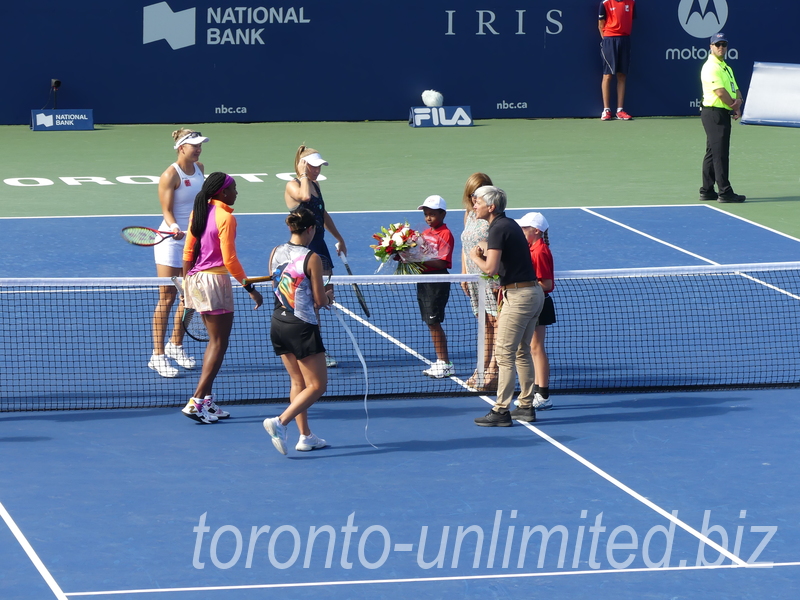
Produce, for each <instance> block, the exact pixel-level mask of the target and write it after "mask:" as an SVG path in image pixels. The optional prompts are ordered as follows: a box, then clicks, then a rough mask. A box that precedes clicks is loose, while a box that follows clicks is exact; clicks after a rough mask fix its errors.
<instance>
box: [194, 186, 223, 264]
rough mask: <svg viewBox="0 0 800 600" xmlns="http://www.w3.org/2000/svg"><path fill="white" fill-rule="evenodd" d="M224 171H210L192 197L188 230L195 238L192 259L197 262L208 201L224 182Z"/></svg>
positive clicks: (206, 218)
mask: <svg viewBox="0 0 800 600" xmlns="http://www.w3.org/2000/svg"><path fill="white" fill-rule="evenodd" d="M226 177H227V175H226V174H225V173H220V172H219V171H217V172H215V173H212V174H211V175H209V176H208V179H206V180H205V182H204V183H203V187H202V188H201V189H200V191H199V192H198V193H197V196H195V197H194V208H193V212H192V222H191V224H190V225H189V230H190V231H191V232H192V235H193V236H194V238H195V241H194V260H195V262H197V259H198V257H199V256H200V237H201V236H202V235H203V233H205V230H206V226H207V225H208V201H209V200H210V199H211V198H213V197H214V196H215V195H216V194H217V192H219V189H220V188H221V187H222V184H223V183H225V178H226Z"/></svg>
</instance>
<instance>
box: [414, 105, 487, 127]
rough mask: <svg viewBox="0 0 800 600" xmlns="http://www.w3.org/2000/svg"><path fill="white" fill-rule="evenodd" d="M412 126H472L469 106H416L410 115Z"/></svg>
mask: <svg viewBox="0 0 800 600" xmlns="http://www.w3.org/2000/svg"><path fill="white" fill-rule="evenodd" d="M408 124H409V125H410V126H411V127H470V126H471V125H472V110H471V109H470V107H469V106H414V107H412V108H411V112H410V113H409V115H408Z"/></svg>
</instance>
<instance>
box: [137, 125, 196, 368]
mask: <svg viewBox="0 0 800 600" xmlns="http://www.w3.org/2000/svg"><path fill="white" fill-rule="evenodd" d="M172 138H173V139H174V140H175V150H176V151H177V152H178V158H177V160H176V161H175V162H174V163H172V164H171V165H170V166H169V167H167V170H166V171H164V172H163V173H162V174H161V177H160V178H159V180H158V199H159V201H160V202H161V213H162V214H163V216H164V220H163V221H161V225H159V227H158V229H159V231H174V232H175V236H174V237H172V238H169V239H167V240H164V241H163V242H161V243H160V244H157V245H155V246H153V250H154V252H155V260H156V273H157V275H158V276H159V277H174V276H178V277H179V276H180V275H181V274H182V269H183V244H184V238H185V231H186V230H187V229H188V227H189V215H190V214H191V212H192V206H193V205H194V199H195V196H197V193H198V192H199V191H200V189H201V188H202V187H203V182H204V181H205V178H204V176H203V164H202V163H201V162H199V159H200V153H201V152H202V149H203V146H202V144H204V143H205V142H207V141H208V138H207V137H203V135H202V134H201V133H200V132H199V131H192V130H191V129H178V130H177V131H173V132H172ZM176 296H177V294H176V290H175V288H174V287H173V286H162V287H160V288H159V293H158V304H156V309H155V312H154V313H153V354H152V356H151V357H150V362H149V363H148V364H147V366H148V367H150V368H151V369H153V370H154V371H155V372H156V373H158V374H159V375H161V376H162V377H177V376H178V369H177V368H176V367H175V366H174V365H173V364H172V363H171V362H170V359H172V360H174V361H175V362H176V363H177V364H178V365H179V366H181V367H183V368H184V369H193V368H194V367H195V364H196V363H195V359H194V357H192V356H189V355H187V354H186V352H185V351H184V349H183V333H184V332H183V328H182V327H181V313H182V312H183V311H182V308H183V307H182V306H178V310H176V311H175V317H174V319H173V327H172V335H171V336H170V339H169V342H167V344H166V345H165V344H164V338H165V337H166V335H167V327H168V325H169V314H170V311H171V310H172V307H173V305H174V304H175V298H176Z"/></svg>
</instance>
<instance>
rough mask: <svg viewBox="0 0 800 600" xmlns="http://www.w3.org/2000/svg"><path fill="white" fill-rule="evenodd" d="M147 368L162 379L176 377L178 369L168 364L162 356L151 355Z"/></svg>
mask: <svg viewBox="0 0 800 600" xmlns="http://www.w3.org/2000/svg"><path fill="white" fill-rule="evenodd" d="M147 366H148V367H150V368H151V369H153V371H155V372H156V373H158V374H159V375H161V376H162V377H177V376H178V369H176V368H175V367H173V366H172V365H171V364H169V360H167V357H166V356H165V355H164V354H153V355H152V356H151V357H150V362H149V363H147Z"/></svg>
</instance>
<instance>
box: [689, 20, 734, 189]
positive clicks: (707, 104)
mask: <svg viewBox="0 0 800 600" xmlns="http://www.w3.org/2000/svg"><path fill="white" fill-rule="evenodd" d="M727 51H728V38H727V37H726V36H725V34H724V33H722V32H720V33H717V34H715V35H713V36H711V48H710V51H709V53H708V60H707V61H706V63H705V64H704V65H703V70H702V71H701V73H700V80H701V82H702V84H703V108H702V112H701V113H700V120H701V121H702V122H703V128H704V129H705V130H706V155H705V156H704V157H703V186H702V187H701V188H700V200H717V201H718V202H744V201H745V197H744V196H742V195H741V194H736V193H734V191H733V188H732V187H731V182H730V181H729V180H728V162H729V157H730V149H731V117H733V119H734V120H737V119H738V118H739V117H741V116H742V102H743V101H744V98H743V97H742V92H741V90H740V89H739V86H738V85H736V79H735V78H734V77H733V71H732V70H731V68H730V67H729V66H728V65H727V64H725V54H726V52H727ZM715 183H716V185H717V191H714V184H715Z"/></svg>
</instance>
